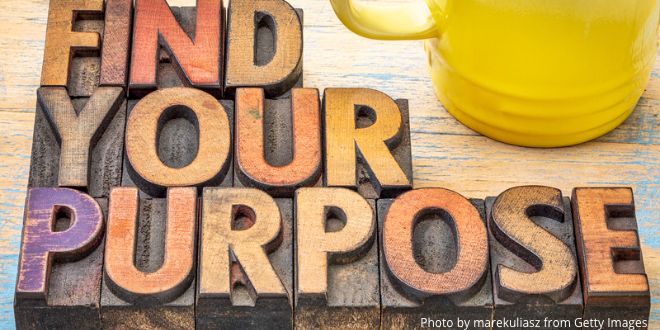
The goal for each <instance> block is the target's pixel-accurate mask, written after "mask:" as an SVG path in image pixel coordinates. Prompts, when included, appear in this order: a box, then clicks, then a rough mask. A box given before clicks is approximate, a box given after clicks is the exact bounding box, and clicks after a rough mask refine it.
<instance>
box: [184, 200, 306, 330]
mask: <svg viewBox="0 0 660 330" xmlns="http://www.w3.org/2000/svg"><path fill="white" fill-rule="evenodd" d="M203 204H204V205H203V211H202V212H203V213H202V231H201V238H200V240H201V242H200V244H201V247H200V266H199V289H198V291H197V306H196V310H195V313H196V317H197V324H196V326H197V328H198V329H291V327H292V326H293V201H292V200H291V199H277V200H273V198H272V197H270V196H268V194H266V193H265V192H263V191H260V190H257V189H246V188H235V189H232V188H229V189H224V188H207V189H205V190H204V203H203Z"/></svg>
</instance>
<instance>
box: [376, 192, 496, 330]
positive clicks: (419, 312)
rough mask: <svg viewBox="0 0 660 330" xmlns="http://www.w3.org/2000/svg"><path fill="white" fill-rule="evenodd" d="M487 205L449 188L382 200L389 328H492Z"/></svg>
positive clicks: (384, 314) (385, 323)
mask: <svg viewBox="0 0 660 330" xmlns="http://www.w3.org/2000/svg"><path fill="white" fill-rule="evenodd" d="M484 213H485V212H484V203H483V200H468V199H466V198H465V197H463V196H461V195H459V194H457V193H455V192H453V191H450V190H446V189H441V188H427V189H417V190H412V191H409V192H406V193H404V194H402V195H401V196H399V197H398V198H396V199H380V200H378V221H379V225H380V228H381V254H380V281H381V304H382V307H381V326H382V329H403V328H406V329H407V328H414V329H418V328H423V326H422V323H421V321H420V320H421V319H422V318H430V319H433V320H442V319H444V320H452V321H453V322H454V325H456V322H457V319H458V318H459V317H460V318H461V319H463V320H469V321H470V328H471V329H482V328H484V329H489V326H488V325H486V326H483V325H478V324H476V323H475V322H476V321H478V320H479V321H483V320H485V321H490V320H491V317H492V314H493V296H492V290H491V282H490V268H489V260H488V243H487V236H486V225H485V217H484Z"/></svg>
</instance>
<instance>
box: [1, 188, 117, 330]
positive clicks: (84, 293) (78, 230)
mask: <svg viewBox="0 0 660 330" xmlns="http://www.w3.org/2000/svg"><path fill="white" fill-rule="evenodd" d="M106 207H107V201H106V200H105V199H98V200H96V201H95V200H94V199H93V198H92V197H90V196H89V195H86V194H84V193H81V192H78V191H76V190H73V189H67V188H31V189H29V190H28V194H27V203H26V207H25V222H24V227H23V242H22V246H21V256H20V261H19V265H18V279H17V283H16V292H15V300H14V314H15V317H16V328H17V329H66V328H70V327H71V325H72V323H71V322H72V320H76V325H77V328H78V329H98V328H100V326H101V318H100V312H99V308H100V304H99V298H100V295H101V277H102V274H103V273H102V267H103V229H104V226H103V212H104V211H105V210H106Z"/></svg>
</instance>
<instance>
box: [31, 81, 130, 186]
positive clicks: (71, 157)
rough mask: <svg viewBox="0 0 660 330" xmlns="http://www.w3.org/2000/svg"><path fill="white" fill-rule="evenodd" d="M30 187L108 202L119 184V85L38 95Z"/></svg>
mask: <svg viewBox="0 0 660 330" xmlns="http://www.w3.org/2000/svg"><path fill="white" fill-rule="evenodd" d="M37 100H38V103H37V109H36V114H35V123H34V137H33V142H32V162H31V164H30V179H29V182H28V186H29V187H58V186H60V187H75V188H78V189H82V190H86V191H87V192H88V193H89V194H90V195H92V196H93V197H105V198H107V197H108V195H109V193H110V188H111V187H114V186H118V185H119V184H120V183H121V171H122V164H121V159H122V153H123V148H124V138H123V137H124V127H125V120H126V102H125V96H124V94H123V89H122V88H121V87H100V88H97V89H96V90H95V91H94V93H93V94H92V96H91V97H89V98H73V99H72V98H70V97H69V95H68V94H67V91H66V89H64V87H42V88H40V89H39V91H38V92H37Z"/></svg>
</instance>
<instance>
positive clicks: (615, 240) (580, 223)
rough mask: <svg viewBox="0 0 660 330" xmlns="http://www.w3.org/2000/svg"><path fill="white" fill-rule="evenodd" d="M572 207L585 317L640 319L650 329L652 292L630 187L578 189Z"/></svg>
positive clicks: (642, 326)
mask: <svg viewBox="0 0 660 330" xmlns="http://www.w3.org/2000/svg"><path fill="white" fill-rule="evenodd" d="M572 207H573V218H574V224H575V239H576V245H577V253H578V260H579V265H580V273H581V275H582V283H583V285H582V288H583V289H582V290H583V291H582V292H583V295H584V319H599V320H606V321H607V319H608V318H609V319H613V320H618V321H621V320H638V321H639V322H640V324H638V325H637V329H640V328H644V329H646V328H647V326H648V318H649V309H650V294H649V284H648V279H647V277H646V273H645V271H644V262H643V259H642V251H641V249H640V247H639V237H638V236H637V220H636V219H635V201H634V198H633V192H632V189H630V188H575V189H574V190H573V198H572ZM623 327H624V326H620V325H619V324H616V323H615V324H612V323H611V324H609V326H608V325H607V323H606V327H605V328H617V329H618V328H623Z"/></svg>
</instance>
